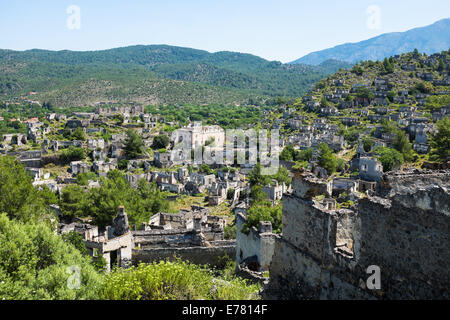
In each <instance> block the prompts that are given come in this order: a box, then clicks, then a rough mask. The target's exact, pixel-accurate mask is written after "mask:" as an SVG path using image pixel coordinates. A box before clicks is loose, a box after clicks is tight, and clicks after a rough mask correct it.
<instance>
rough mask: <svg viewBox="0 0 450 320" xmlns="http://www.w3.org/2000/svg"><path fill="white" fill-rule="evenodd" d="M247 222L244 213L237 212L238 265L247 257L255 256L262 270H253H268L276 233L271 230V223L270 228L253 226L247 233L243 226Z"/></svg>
mask: <svg viewBox="0 0 450 320" xmlns="http://www.w3.org/2000/svg"><path fill="white" fill-rule="evenodd" d="M246 222H247V219H246V218H245V216H244V215H243V214H242V213H237V214H236V265H237V266H236V267H238V266H239V264H240V263H242V262H243V261H244V260H246V259H247V258H251V257H255V258H256V260H257V262H258V265H259V267H260V270H253V271H263V270H268V269H269V265H270V263H271V261H272V256H273V251H274V247H275V235H274V234H273V233H272V232H271V225H270V228H269V230H257V229H256V228H254V227H253V228H251V229H250V231H249V233H248V234H245V233H243V232H242V228H243V226H244V224H245V223H246ZM261 231H262V232H261ZM265 231H269V232H265Z"/></svg>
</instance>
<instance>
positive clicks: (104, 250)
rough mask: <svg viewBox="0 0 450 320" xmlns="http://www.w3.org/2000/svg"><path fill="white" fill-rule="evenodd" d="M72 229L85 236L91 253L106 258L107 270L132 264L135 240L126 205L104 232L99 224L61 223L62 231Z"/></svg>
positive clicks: (120, 208) (85, 242)
mask: <svg viewBox="0 0 450 320" xmlns="http://www.w3.org/2000/svg"><path fill="white" fill-rule="evenodd" d="M70 231H75V232H77V233H79V234H80V235H81V236H82V237H83V240H84V244H85V246H86V248H87V250H88V254H89V255H91V256H92V257H99V256H102V257H103V258H104V259H105V261H106V266H105V270H106V271H107V272H108V271H110V270H111V269H112V268H113V267H121V268H126V267H128V266H130V265H131V250H132V249H133V247H134V241H133V235H132V233H131V231H130V227H129V224H128V216H127V214H126V212H125V208H124V207H122V206H121V207H119V210H118V214H117V216H116V217H115V218H114V220H113V224H112V226H108V227H106V230H105V231H104V232H99V230H98V227H97V226H93V225H90V224H86V223H77V222H73V223H70V224H60V232H61V233H67V232H70Z"/></svg>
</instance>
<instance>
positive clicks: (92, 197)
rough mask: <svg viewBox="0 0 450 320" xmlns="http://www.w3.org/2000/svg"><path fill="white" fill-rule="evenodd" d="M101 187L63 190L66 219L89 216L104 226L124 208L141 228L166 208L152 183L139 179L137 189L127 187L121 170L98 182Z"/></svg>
mask: <svg viewBox="0 0 450 320" xmlns="http://www.w3.org/2000/svg"><path fill="white" fill-rule="evenodd" d="M99 183H100V187H99V188H92V189H90V190H89V191H87V192H85V191H84V188H83V187H81V186H78V185H70V186H68V187H67V188H65V189H63V191H62V193H61V200H60V202H59V205H60V208H61V212H62V214H63V215H65V216H72V217H91V218H92V219H93V222H94V223H95V224H96V225H98V226H100V227H105V226H107V225H110V224H111V222H112V219H113V218H114V217H115V216H116V214H117V207H118V206H120V205H123V206H125V207H126V208H127V213H128V218H129V221H130V224H132V225H137V226H140V225H141V223H142V222H144V221H148V219H150V217H151V216H152V215H153V214H155V213H157V212H161V211H165V210H166V209H167V208H168V203H167V201H166V200H165V195H164V193H163V192H161V191H160V190H159V189H158V188H157V187H156V185H155V184H154V183H148V182H147V181H145V180H139V181H138V184H137V189H134V188H132V187H131V186H130V184H129V183H128V181H127V180H126V178H125V176H124V175H123V174H122V173H121V172H120V171H110V172H109V173H108V176H107V177H102V178H100V180H99Z"/></svg>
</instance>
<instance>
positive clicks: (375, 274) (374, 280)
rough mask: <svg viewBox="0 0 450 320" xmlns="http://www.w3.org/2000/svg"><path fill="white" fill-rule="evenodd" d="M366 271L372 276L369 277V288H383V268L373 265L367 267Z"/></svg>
mask: <svg viewBox="0 0 450 320" xmlns="http://www.w3.org/2000/svg"><path fill="white" fill-rule="evenodd" d="M366 273H367V274H370V275H371V276H370V277H368V278H367V281H366V286H367V289H369V290H380V289H381V269H380V267H379V266H376V265H371V266H368V267H367V269H366Z"/></svg>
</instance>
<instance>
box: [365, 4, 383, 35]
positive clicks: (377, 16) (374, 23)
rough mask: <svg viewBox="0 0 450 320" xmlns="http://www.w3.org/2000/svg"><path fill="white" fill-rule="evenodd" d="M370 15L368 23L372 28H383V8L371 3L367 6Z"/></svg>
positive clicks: (368, 26)
mask: <svg viewBox="0 0 450 320" xmlns="http://www.w3.org/2000/svg"><path fill="white" fill-rule="evenodd" d="M366 13H367V15H368V17H367V21H366V25H367V28H369V29H370V30H380V29H381V8H380V7H379V6H377V5H371V6H369V7H368V8H367V10H366Z"/></svg>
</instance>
